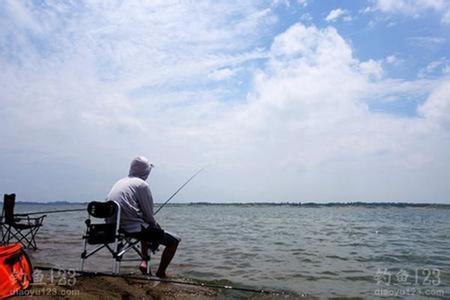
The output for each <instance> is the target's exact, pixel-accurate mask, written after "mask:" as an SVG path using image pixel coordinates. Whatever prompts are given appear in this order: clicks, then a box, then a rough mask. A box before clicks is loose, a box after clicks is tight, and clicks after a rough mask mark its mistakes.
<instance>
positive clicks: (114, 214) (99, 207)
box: [86, 201, 120, 245]
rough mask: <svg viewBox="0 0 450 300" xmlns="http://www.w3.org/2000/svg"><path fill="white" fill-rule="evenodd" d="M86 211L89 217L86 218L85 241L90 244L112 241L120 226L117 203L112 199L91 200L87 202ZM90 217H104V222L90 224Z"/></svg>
mask: <svg viewBox="0 0 450 300" xmlns="http://www.w3.org/2000/svg"><path fill="white" fill-rule="evenodd" d="M87 211H88V214H89V219H88V220H86V225H87V226H88V234H87V242H88V243H89V244H91V245H93V244H107V243H113V242H114V241H115V240H116V236H117V234H118V230H119V226H120V224H119V222H120V206H119V204H118V203H116V202H114V201H107V202H98V201H92V202H90V203H89V204H88V207H87ZM90 217H93V218H100V219H105V222H104V223H96V224H91V220H90Z"/></svg>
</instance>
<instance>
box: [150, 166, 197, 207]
mask: <svg viewBox="0 0 450 300" xmlns="http://www.w3.org/2000/svg"><path fill="white" fill-rule="evenodd" d="M204 169H205V167H203V168H201V169H200V170H198V171H197V172H195V173H194V175H192V176H191V177H190V178H189V179H188V180H187V181H186V182H185V183H183V184H182V185H181V186H180V187H179V188H178V190H176V191H175V193H173V194H172V196H170V197H169V199H167V200H166V202H164V203H163V204H162V205H161V206H160V207H159V208H158V209H157V210H156V212H155V213H154V214H153V215H156V214H157V213H158V212H159V211H160V210H161V209H162V208H163V207H164V206H166V204H167V203H169V201H170V200H172V198H173V197H175V195H176V194H178V192H179V191H181V190H182V189H183V188H184V187H185V186H186V185H187V184H188V183H189V182H190V181H191V180H192V179H194V177H195V176H197V175H198V174H200V172H202V171H203V170H204Z"/></svg>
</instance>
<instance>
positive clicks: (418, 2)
mask: <svg viewBox="0 0 450 300" xmlns="http://www.w3.org/2000/svg"><path fill="white" fill-rule="evenodd" d="M374 2H375V4H374V5H373V6H372V7H369V8H367V9H366V11H367V12H370V11H375V10H378V11H381V12H383V13H398V14H403V15H406V16H411V17H420V16H421V15H423V14H424V13H425V12H426V11H434V12H437V13H439V14H443V17H442V22H444V23H445V20H446V17H445V16H446V11H448V9H449V8H450V3H449V2H448V1H446V0H375V1H374Z"/></svg>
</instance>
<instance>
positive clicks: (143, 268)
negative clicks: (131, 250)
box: [139, 241, 152, 275]
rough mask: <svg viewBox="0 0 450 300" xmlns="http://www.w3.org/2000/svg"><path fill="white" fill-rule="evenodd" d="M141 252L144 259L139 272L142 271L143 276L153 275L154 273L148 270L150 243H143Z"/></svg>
mask: <svg viewBox="0 0 450 300" xmlns="http://www.w3.org/2000/svg"><path fill="white" fill-rule="evenodd" d="M141 252H142V256H143V258H142V262H141V264H140V265H139V270H141V272H142V273H143V274H146V275H152V272H151V271H150V270H149V269H148V261H149V255H148V243H147V242H146V241H141ZM147 273H148V274H147Z"/></svg>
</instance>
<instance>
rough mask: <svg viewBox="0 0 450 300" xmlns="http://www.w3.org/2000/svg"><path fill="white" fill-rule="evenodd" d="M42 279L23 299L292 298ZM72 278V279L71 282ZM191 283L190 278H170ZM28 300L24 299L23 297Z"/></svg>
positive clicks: (124, 281) (139, 281) (145, 283)
mask: <svg viewBox="0 0 450 300" xmlns="http://www.w3.org/2000/svg"><path fill="white" fill-rule="evenodd" d="M43 274H44V275H45V276H44V278H45V279H44V280H43V281H42V282H40V283H35V284H33V285H32V286H31V288H30V289H28V290H26V291H23V293H22V294H21V297H12V298H11V299H23V296H28V297H30V296H31V297H32V298H33V299H86V300H89V299H229V298H230V297H231V298H239V299H286V298H289V299H293V298H297V297H293V296H292V295H289V296H288V295H278V294H260V293H248V292H239V291H237V292H236V291H233V290H225V289H218V288H210V287H202V286H196V285H187V284H178V283H167V282H159V281H149V280H147V279H146V278H145V277H141V278H136V277H140V276H133V278H129V277H126V276H123V277H110V276H77V277H76V278H71V280H72V281H70V280H67V278H66V279H64V280H63V281H59V279H56V280H54V281H53V282H51V281H50V280H49V278H50V276H49V272H47V271H44V272H43ZM73 279H75V280H73ZM172 279H173V280H176V281H183V282H190V283H194V282H193V281H190V280H189V279H179V278H172ZM26 298H27V297H26Z"/></svg>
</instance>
